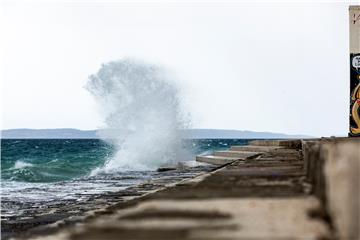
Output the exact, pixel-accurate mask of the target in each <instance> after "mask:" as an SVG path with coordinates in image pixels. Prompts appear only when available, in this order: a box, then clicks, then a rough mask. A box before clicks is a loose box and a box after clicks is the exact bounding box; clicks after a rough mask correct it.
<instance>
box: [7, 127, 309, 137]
mask: <svg viewBox="0 0 360 240" xmlns="http://www.w3.org/2000/svg"><path fill="white" fill-rule="evenodd" d="M182 136H183V138H185V139H190V138H192V139H205V138H244V139H252V138H253V139H264V138H273V139H279V138H308V137H309V136H305V135H287V134H282V133H271V132H252V131H240V130H222V129H187V130H182ZM1 138H2V139H30V138H36V139H54V138H59V139H69V138H73V139H74V138H75V139H93V138H99V136H98V134H97V130H79V129H73V128H57V129H26V128H21V129H8V130H2V131H1Z"/></svg>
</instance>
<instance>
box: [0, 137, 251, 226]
mask: <svg viewBox="0 0 360 240" xmlns="http://www.w3.org/2000/svg"><path fill="white" fill-rule="evenodd" d="M247 142H248V140H243V139H203V140H184V141H183V144H184V147H186V148H187V149H188V150H189V151H190V152H191V154H190V155H189V159H188V160H189V161H190V162H191V161H192V163H194V160H195V156H196V155H197V154H207V153H210V152H212V151H215V150H220V149H226V148H228V147H230V146H231V145H244V144H246V143H247ZM115 152H116V151H115V147H114V146H112V145H111V144H109V143H107V142H105V141H102V140H99V139H85V140H83V139H82V140H80V139H33V140H32V139H2V141H1V216H2V220H5V219H7V220H9V219H18V218H23V217H25V218H26V217H27V216H28V215H34V214H35V213H34V211H35V212H36V211H37V210H36V209H43V208H51V207H52V206H55V205H60V206H61V205H62V204H68V203H69V202H84V203H86V202H89V201H90V202H91V201H92V200H91V199H93V197H94V196H99V195H101V194H105V193H111V192H119V191H123V190H125V189H127V188H128V187H130V186H134V185H136V184H140V183H142V182H145V181H148V180H151V179H154V178H159V177H165V178H166V177H167V176H171V174H175V175H176V174H177V173H176V172H174V173H172V171H170V172H165V173H161V172H160V173H159V172H157V171H156V169H154V170H152V171H115V172H111V173H99V174H95V175H94V174H91V172H92V171H93V170H94V169H96V168H99V167H102V166H103V165H104V164H105V163H106V162H107V160H108V159H111V158H112V157H113V155H114V154H115ZM144 157H146V156H144ZM190 165H191V164H190ZM184 174H186V172H185V173H183V175H184ZM189 174H190V173H189ZM29 209H32V210H31V211H30V210H29Z"/></svg>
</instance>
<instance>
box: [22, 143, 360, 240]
mask: <svg viewBox="0 0 360 240" xmlns="http://www.w3.org/2000/svg"><path fill="white" fill-rule="evenodd" d="M200 157H201V156H199V158H197V160H200V161H203V160H204V159H205V160H206V158H205V157H204V159H202V158H200ZM209 158H213V159H221V158H223V159H228V160H227V161H225V160H223V165H222V166H220V164H221V161H220V160H219V161H218V162H216V163H215V164H217V165H219V166H220V167H219V168H217V169H216V170H214V171H212V172H210V173H206V174H202V175H199V176H197V177H195V178H192V179H188V180H185V181H181V182H178V183H176V184H172V185H171V186H167V187H165V188H162V189H158V190H154V191H153V192H151V193H147V194H145V195H143V196H140V197H136V198H132V199H129V201H126V202H122V203H119V204H115V205H113V206H111V207H108V208H106V209H103V210H101V211H97V212H93V213H92V214H89V216H88V217H87V218H85V219H84V220H83V221H82V222H80V223H77V224H75V225H74V224H73V225H68V226H62V224H61V223H58V224H55V225H53V226H52V227H47V228H43V229H41V230H37V231H32V232H29V233H27V234H26V235H24V236H23V238H30V239H72V240H82V239H84V240H85V239H86V240H89V239H110V240H111V239H130V240H131V239H133V240H135V239H149V240H151V239H164V240H165V239H166V240H168V239H179V240H180V239H199V240H200V239H302V240H303V239H344V240H349V239H359V237H360V234H359V229H360V225H359V215H360V212H359V202H360V199H359V173H360V171H359V169H360V139H347V138H344V139H336V138H334V139H313V140H303V141H300V140H294V141H253V142H251V143H250V145H249V146H246V147H240V146H237V147H231V148H230V150H229V151H221V152H217V153H215V154H214V155H212V157H208V159H209Z"/></svg>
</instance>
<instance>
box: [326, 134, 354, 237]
mask: <svg viewBox="0 0 360 240" xmlns="http://www.w3.org/2000/svg"><path fill="white" fill-rule="evenodd" d="M320 154H321V156H320V158H322V159H323V161H324V168H323V176H324V184H325V199H324V200H325V201H326V206H327V210H328V213H329V214H330V217H331V219H333V224H334V227H335V228H336V230H337V234H338V237H339V238H340V239H360V219H359V216H360V208H359V204H360V175H359V174H360V140H358V141H355V140H353V141H351V142H350V141H339V142H336V141H332V142H328V143H324V144H323V145H322V146H321V152H320Z"/></svg>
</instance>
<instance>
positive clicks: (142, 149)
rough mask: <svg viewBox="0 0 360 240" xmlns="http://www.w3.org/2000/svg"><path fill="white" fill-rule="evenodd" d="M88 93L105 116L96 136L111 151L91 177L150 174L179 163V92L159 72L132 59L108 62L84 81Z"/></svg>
mask: <svg viewBox="0 0 360 240" xmlns="http://www.w3.org/2000/svg"><path fill="white" fill-rule="evenodd" d="M87 89H88V90H89V91H90V92H91V93H92V94H93V95H94V97H95V98H96V100H97V102H98V104H99V106H100V109H101V110H102V112H103V113H104V115H105V125H106V126H105V128H106V129H107V130H105V131H101V133H100V136H101V137H102V138H104V139H106V140H108V141H111V142H112V144H114V146H115V149H116V153H115V154H114V155H113V156H112V157H111V158H110V159H108V160H107V162H106V163H105V165H104V166H103V167H102V168H99V169H96V170H95V171H93V173H97V172H99V171H104V172H113V171H123V170H153V169H155V168H156V167H159V166H161V165H163V164H166V163H174V162H176V161H177V160H179V159H180V158H181V155H182V154H183V153H184V149H182V144H181V136H180V132H179V130H180V129H183V128H184V127H185V124H184V121H183V118H182V114H181V113H182V111H181V108H180V102H179V92H178V89H177V87H176V85H175V84H174V82H173V81H171V79H170V77H169V74H168V73H167V72H166V71H165V70H164V69H162V68H160V67H158V66H155V65H151V64H147V63H144V62H141V61H138V60H133V59H123V60H119V61H113V62H109V63H106V64H103V65H102V66H101V68H100V70H99V71H98V72H97V73H96V74H94V75H91V76H90V77H89V81H88V84H87Z"/></svg>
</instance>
